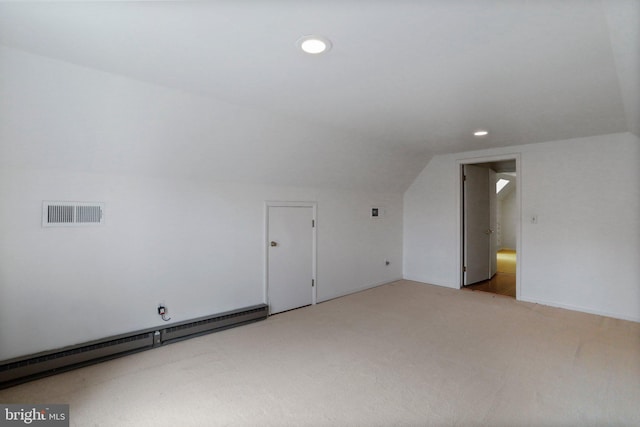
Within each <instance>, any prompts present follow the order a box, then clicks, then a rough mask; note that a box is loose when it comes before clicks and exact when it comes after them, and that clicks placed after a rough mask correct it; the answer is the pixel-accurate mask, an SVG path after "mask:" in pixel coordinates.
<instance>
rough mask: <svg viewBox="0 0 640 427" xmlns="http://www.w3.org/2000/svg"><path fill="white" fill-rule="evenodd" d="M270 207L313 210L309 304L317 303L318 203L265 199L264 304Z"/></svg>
mask: <svg viewBox="0 0 640 427" xmlns="http://www.w3.org/2000/svg"><path fill="white" fill-rule="evenodd" d="M270 207H293V208H311V209H312V212H313V218H312V219H313V222H314V227H313V228H312V229H311V233H312V245H313V247H312V250H311V274H312V276H313V277H312V280H313V281H314V286H313V287H312V288H311V304H312V305H315V304H316V303H317V300H318V298H317V295H318V292H317V290H318V277H317V262H316V259H317V242H318V239H317V230H318V219H317V213H318V203H317V202H279V201H266V202H265V203H264V240H263V243H264V244H263V251H264V293H263V300H264V303H265V304H267V305H268V304H269V208H270Z"/></svg>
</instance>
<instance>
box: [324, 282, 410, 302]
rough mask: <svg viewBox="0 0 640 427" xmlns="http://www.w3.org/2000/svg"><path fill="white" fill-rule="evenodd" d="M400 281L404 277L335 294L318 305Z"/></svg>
mask: <svg viewBox="0 0 640 427" xmlns="http://www.w3.org/2000/svg"><path fill="white" fill-rule="evenodd" d="M398 280H402V277H398V278H397V279H392V280H387V281H384V282H379V283H374V284H372V285H365V286H360V287H358V288H356V289H353V290H350V291H347V292H344V293H338V294H333V295H331V296H329V297H326V298H323V299H318V303H321V302H327V301H331V300H332V299H336V298H340V297H345V296H347V295H351V294H355V293H358V292H362V291H366V290H367V289H372V288H377V287H378V286H384V285H388V284H389V283H393V282H397V281H398Z"/></svg>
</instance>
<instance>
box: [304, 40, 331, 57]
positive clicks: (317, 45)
mask: <svg viewBox="0 0 640 427" xmlns="http://www.w3.org/2000/svg"><path fill="white" fill-rule="evenodd" d="M296 46H298V47H299V48H300V49H302V51H303V52H305V53H309V54H311V55H318V54H320V53H324V52H328V51H329V50H330V49H331V41H330V40H329V39H328V38H326V37H322V36H313V35H310V36H304V37H301V38H300V39H298V41H297V42H296Z"/></svg>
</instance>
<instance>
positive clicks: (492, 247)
mask: <svg viewBox="0 0 640 427" xmlns="http://www.w3.org/2000/svg"><path fill="white" fill-rule="evenodd" d="M497 231H498V194H497V193H496V171H494V170H493V169H489V278H491V277H493V275H494V274H496V273H497V272H498V233H497Z"/></svg>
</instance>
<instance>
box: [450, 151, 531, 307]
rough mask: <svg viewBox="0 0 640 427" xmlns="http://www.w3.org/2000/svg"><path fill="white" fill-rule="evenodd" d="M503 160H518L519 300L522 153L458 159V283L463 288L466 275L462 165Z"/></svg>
mask: <svg viewBox="0 0 640 427" xmlns="http://www.w3.org/2000/svg"><path fill="white" fill-rule="evenodd" d="M502 160H515V161H516V173H517V179H516V210H517V218H518V223H517V224H516V254H517V257H518V261H517V262H516V299H517V300H519V299H520V297H521V295H522V289H521V284H522V281H521V277H522V267H523V265H524V262H523V261H524V259H525V255H526V254H523V253H522V214H521V212H522V180H523V177H522V175H523V174H522V167H521V160H520V153H513V154H503V155H499V156H482V157H470V158H464V159H457V160H456V168H457V171H458V172H457V174H456V176H457V182H456V194H457V197H456V201H457V204H458V207H457V209H456V212H457V216H458V229H457V235H458V236H457V237H458V238H457V239H456V244H457V245H458V255H459V256H458V261H457V263H456V264H457V267H458V283H459V285H460V288H461V289H462V287H463V285H464V275H463V272H462V269H463V265H464V246H463V244H462V239H463V238H464V229H463V227H464V223H463V218H464V217H463V212H462V209H463V203H462V197H463V192H462V186H463V185H464V181H463V177H462V165H467V164H474V163H487V162H499V161H502Z"/></svg>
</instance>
